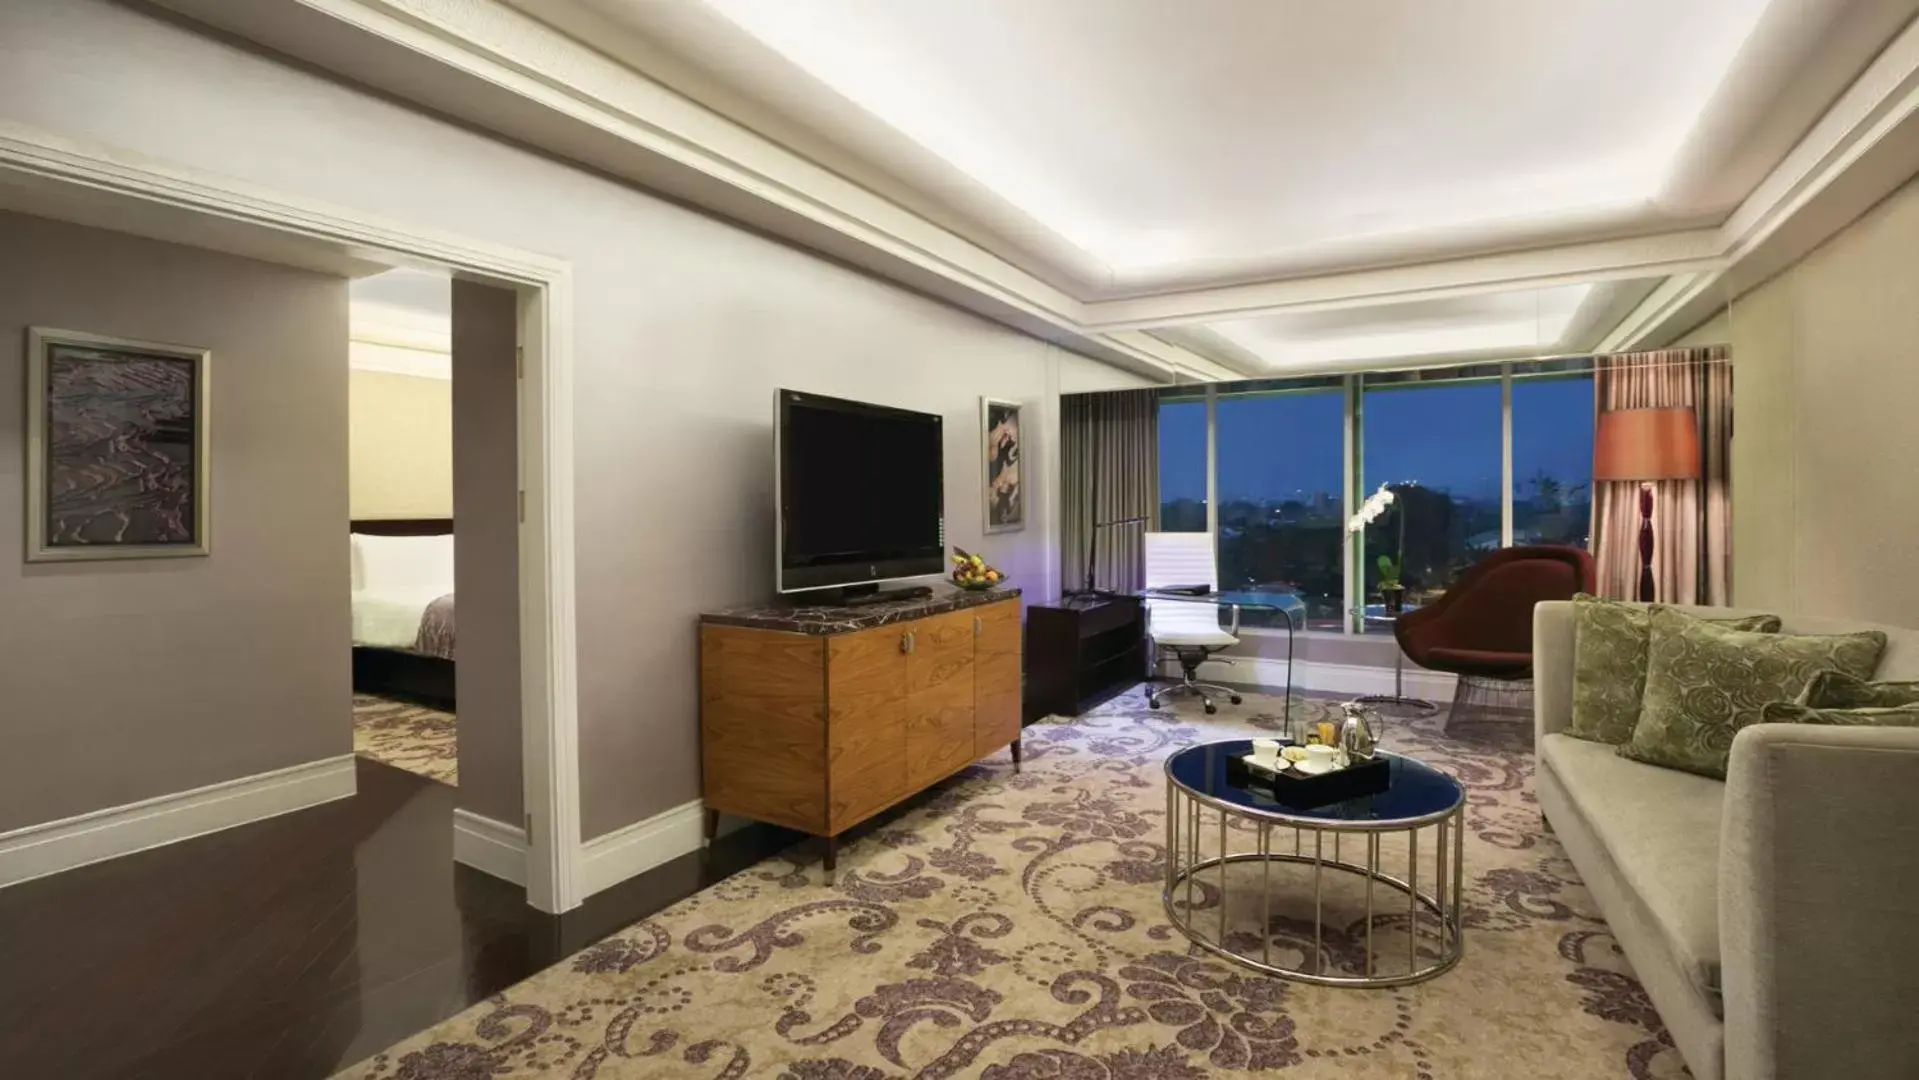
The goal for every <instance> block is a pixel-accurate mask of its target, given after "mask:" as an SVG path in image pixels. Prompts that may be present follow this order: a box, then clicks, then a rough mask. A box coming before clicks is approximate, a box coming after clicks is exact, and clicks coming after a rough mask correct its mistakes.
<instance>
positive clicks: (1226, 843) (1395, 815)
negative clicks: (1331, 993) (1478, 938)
mask: <svg viewBox="0 0 1919 1080" xmlns="http://www.w3.org/2000/svg"><path fill="white" fill-rule="evenodd" d="M1250 753H1252V742H1251V741H1250V740H1247V739H1233V740H1229V741H1225V742H1213V743H1204V744H1201V745H1199V746H1191V747H1188V748H1186V749H1184V750H1181V751H1179V752H1178V753H1176V754H1174V755H1173V756H1172V757H1170V758H1168V759H1166V781H1167V783H1166V853H1167V854H1166V891H1165V892H1164V894H1163V895H1162V899H1163V901H1164V903H1165V906H1166V916H1167V918H1169V919H1171V920H1172V923H1173V926H1174V927H1175V928H1177V929H1178V930H1179V931H1180V933H1182V934H1185V935H1186V937H1187V938H1189V939H1190V940H1191V941H1192V942H1193V943H1194V944H1196V945H1198V946H1199V947H1200V948H1203V949H1205V950H1207V951H1208V952H1211V953H1214V954H1216V955H1218V956H1221V957H1224V958H1226V959H1227V960H1231V961H1233V962H1234V963H1237V964H1241V965H1244V966H1245V967H1249V968H1252V969H1253V970H1255V971H1259V972H1263V973H1265V974H1268V975H1278V976H1282V977H1284V978H1288V979H1297V980H1300V981H1302V982H1309V983H1319V984H1322V985H1327V986H1366V987H1372V986H1403V985H1405V984H1408V983H1416V982H1423V981H1425V980H1427V979H1430V978H1432V977H1434V976H1436V975H1439V974H1440V973H1442V972H1444V971H1446V970H1447V969H1449V968H1451V967H1452V966H1453V965H1454V964H1457V963H1458V962H1459V958H1460V955H1461V954H1462V953H1463V952H1464V950H1465V939H1464V936H1463V934H1462V929H1463V927H1462V924H1461V921H1460V919H1461V911H1462V905H1461V903H1460V896H1461V887H1462V882H1463V880H1464V871H1463V862H1464V855H1465V846H1464V845H1465V829H1464V827H1463V826H1464V813H1465V806H1466V791H1465V789H1464V788H1463V787H1461V786H1460V783H1459V781H1458V780H1455V779H1454V778H1453V777H1451V776H1449V775H1447V774H1446V773H1443V772H1440V771H1439V770H1438V769H1435V768H1433V767H1432V766H1430V765H1427V764H1425V763H1424V762H1422V761H1418V760H1416V759H1414V758H1409V757H1405V756H1403V755H1399V754H1385V753H1382V754H1381V755H1380V757H1382V758H1384V759H1385V761H1386V769H1385V771H1384V773H1383V775H1380V774H1375V783H1373V784H1372V785H1370V789H1371V793H1369V794H1358V795H1354V796H1352V797H1349V798H1345V799H1343V800H1342V801H1339V802H1332V803H1323V804H1317V805H1316V804H1315V802H1316V800H1315V799H1314V798H1313V797H1312V795H1311V792H1312V791H1313V789H1312V787H1310V786H1305V787H1289V786H1288V785H1297V784H1302V783H1309V782H1303V781H1300V780H1294V779H1289V778H1285V777H1279V778H1272V779H1266V778H1262V777H1261V776H1260V775H1259V774H1257V773H1254V772H1252V771H1250V770H1249V769H1248V767H1247V766H1246V765H1245V764H1243V763H1242V762H1241V760H1240V759H1241V758H1243V757H1245V755H1247V754H1250ZM1321 790H1323V788H1322V789H1321ZM1215 815H1216V816H1217V817H1218V819H1219V820H1218V825H1217V827H1215V826H1214V825H1213V824H1212V823H1211V822H1210V820H1208V819H1209V818H1210V817H1211V816H1215ZM1284 830H1291V831H1292V834H1293V836H1292V841H1293V842H1292V850H1291V851H1290V852H1287V851H1282V850H1279V848H1281V847H1282V846H1284V845H1283V843H1281V842H1280V841H1281V840H1282V837H1281V836H1280V835H1279V834H1281V833H1282V831H1284ZM1422 833H1437V836H1436V837H1433V838H1431V841H1432V842H1431V843H1430V844H1422V843H1421V840H1422V836H1421V834H1422ZM1233 834H1239V835H1238V836H1237V837H1235V836H1234V835H1233ZM1214 840H1216V841H1217V843H1216V844H1215V843H1213V841H1214ZM1342 840H1343V841H1345V844H1344V846H1350V847H1353V848H1355V849H1356V851H1355V857H1357V856H1358V855H1359V854H1360V853H1361V852H1363V854H1364V858H1365V861H1364V862H1363V863H1362V862H1356V861H1349V860H1347V859H1345V858H1343V857H1342V851H1341V848H1342ZM1235 841H1237V843H1236V842H1235ZM1236 847H1237V848H1242V849H1243V850H1235V848H1236ZM1209 849H1210V850H1209ZM1422 852H1425V853H1429V857H1428V858H1426V859H1422V858H1421V855H1422ZM1402 860H1403V861H1402ZM1385 861H1390V862H1392V863H1394V864H1395V865H1396V866H1398V865H1403V866H1404V867H1405V868H1406V870H1405V876H1404V877H1399V876H1396V875H1393V874H1388V873H1386V872H1385V871H1384V870H1383V869H1382V865H1381V864H1382V862H1385ZM1422 863H1424V864H1426V865H1428V866H1430V867H1431V868H1432V876H1431V877H1430V878H1425V879H1424V880H1426V881H1429V882H1431V891H1430V892H1427V891H1422V890H1421V887H1420V886H1421V881H1422V869H1423V867H1422ZM1245 864H1254V867H1253V868H1250V869H1248V870H1245V871H1243V872H1239V873H1234V874H1232V875H1231V876H1232V877H1233V878H1235V880H1236V882H1237V884H1235V885H1234V886H1233V887H1232V888H1230V889H1229V887H1228V881H1227V879H1228V876H1229V874H1228V871H1229V869H1231V868H1234V867H1244V866H1245ZM1275 867H1279V868H1281V872H1280V874H1279V875H1278V876H1279V877H1280V878H1281V879H1282V880H1280V881H1278V882H1275V881H1274V878H1275V876H1276V875H1275V874H1274V869H1275ZM1301 867H1310V868H1311V873H1310V875H1304V880H1299V879H1300V878H1301V877H1302V875H1301V874H1299V873H1297V872H1296V871H1297V870H1298V868H1301ZM1208 871H1211V873H1208ZM1338 876H1343V879H1344V880H1343V882H1339V883H1337V884H1347V883H1350V884H1352V885H1363V892H1364V897H1365V899H1364V904H1363V907H1364V917H1363V919H1361V920H1360V921H1359V922H1357V923H1352V922H1348V923H1346V924H1344V925H1339V924H1334V925H1332V926H1331V927H1330V929H1331V931H1332V933H1333V935H1334V937H1335V939H1336V940H1335V943H1334V946H1332V947H1329V946H1328V944H1327V942H1326V936H1327V933H1328V929H1329V924H1328V923H1327V921H1326V910H1325V906H1324V900H1325V893H1326V890H1327V887H1328V881H1329V879H1332V878H1334V877H1338ZM1306 890H1310V893H1311V896H1312V914H1311V918H1310V920H1308V919H1307V918H1305V916H1304V914H1303V913H1302V914H1300V915H1298V916H1282V917H1281V918H1280V919H1279V921H1278V922H1275V918H1274V916H1273V913H1272V908H1273V902H1274V899H1275V897H1278V898H1279V899H1280V900H1281V901H1282V902H1283V903H1285V904H1287V905H1288V906H1294V907H1298V908H1301V909H1303V907H1304V893H1305V891H1306ZM1344 891H1350V892H1352V893H1357V892H1359V891H1361V889H1360V888H1352V889H1350V890H1344ZM1378 892H1385V893H1386V894H1387V895H1386V896H1385V897H1381V898H1379V899H1380V900H1381V904H1380V905H1379V906H1378V907H1377V909H1376V907H1375V904H1374V900H1375V894H1376V893H1378ZM1255 904H1256V905H1257V907H1258V912H1259V914H1258V920H1259V921H1258V922H1252V918H1251V916H1252V909H1253V907H1254V906H1255ZM1353 906H1354V907H1358V906H1359V905H1357V904H1355V905H1353ZM1229 907H1232V908H1234V909H1235V910H1236V911H1237V913H1238V916H1239V917H1238V920H1237V922H1234V921H1232V920H1229V915H1228V909H1229ZM1215 908H1216V909H1217V910H1214V909H1215ZM1248 926H1250V927H1251V928H1252V932H1250V933H1249V932H1247V927H1248ZM1307 926H1310V927H1311V931H1312V938H1311V948H1310V949H1307V948H1306V946H1305V940H1304V931H1305V928H1306V927H1307ZM1376 927H1377V928H1378V929H1379V932H1380V934H1381V935H1384V936H1388V937H1390V938H1392V939H1394V940H1397V939H1398V938H1399V937H1400V936H1401V935H1402V934H1403V937H1404V942H1405V946H1404V948H1405V951H1404V956H1405V962H1404V966H1403V968H1402V967H1401V966H1400V965H1399V964H1398V962H1397V957H1398V955H1399V954H1398V952H1397V951H1395V952H1394V954H1393V960H1394V963H1393V964H1392V965H1391V966H1390V970H1382V968H1386V967H1387V966H1388V965H1385V964H1383V963H1382V962H1381V961H1382V960H1384V959H1385V958H1386V950H1387V949H1395V950H1396V947H1395V946H1393V945H1390V944H1383V945H1382V946H1381V947H1380V948H1377V949H1376V948H1375V947H1374V936H1375V933H1374V931H1375V928H1376ZM1276 928H1278V930H1279V931H1280V932H1281V933H1290V934H1292V935H1293V937H1291V938H1289V939H1287V940H1285V941H1282V948H1284V947H1286V946H1287V945H1293V946H1295V947H1297V948H1298V949H1299V950H1300V952H1301V959H1300V962H1299V963H1298V964H1297V965H1296V966H1288V965H1286V964H1283V963H1275V962H1274V959H1273V946H1274V941H1275V938H1276Z"/></svg>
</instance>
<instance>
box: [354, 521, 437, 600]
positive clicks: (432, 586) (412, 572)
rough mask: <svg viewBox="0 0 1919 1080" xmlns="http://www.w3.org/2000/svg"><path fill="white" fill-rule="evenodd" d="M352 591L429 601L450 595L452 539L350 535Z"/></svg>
mask: <svg viewBox="0 0 1919 1080" xmlns="http://www.w3.org/2000/svg"><path fill="white" fill-rule="evenodd" d="M353 589H354V591H355V592H369V593H375V594H377V595H380V596H392V597H406V598H418V599H426V600H432V599H435V598H437V597H441V596H445V595H446V594H447V593H450V592H452V591H453V537H452V536H450V535H448V536H368V535H365V534H363V533H354V534H353Z"/></svg>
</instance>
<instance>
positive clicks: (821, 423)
mask: <svg viewBox="0 0 1919 1080" xmlns="http://www.w3.org/2000/svg"><path fill="white" fill-rule="evenodd" d="M773 444H774V447H775V453H776V454H777V460H776V462H775V465H774V470H775V471H774V475H775V477H776V480H775V487H774V500H775V507H774V510H775V515H776V516H775V520H776V523H777V524H776V528H777V531H778V535H777V537H776V541H775V543H776V549H777V552H778V554H777V556H776V558H777V564H778V565H777V580H778V587H779V591H780V592H782V593H795V592H803V591H806V590H809V589H827V588H840V589H844V590H846V591H847V592H848V593H857V592H861V591H869V592H870V591H873V589H874V588H876V587H877V585H878V583H879V582H882V581H893V580H897V579H899V578H909V577H920V576H924V575H927V574H938V573H941V572H943V571H944V570H945V569H946V483H945V477H944V475H943V467H944V461H943V446H944V443H943V438H942V432H941V422H940V417H938V416H936V415H934V414H932V413H922V412H911V411H908V410H906V409H893V408H888V407H887V406H884V405H869V404H866V403H864V402H858V401H846V400H843V399H841V398H831V397H825V396H822V395H819V394H803V393H799V392H797V391H794V390H781V391H780V392H779V403H778V405H777V407H776V408H775V410H774V434H773ZM849 586H852V587H853V588H851V589H848V588H847V587H849Z"/></svg>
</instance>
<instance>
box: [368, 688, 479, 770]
mask: <svg viewBox="0 0 1919 1080" xmlns="http://www.w3.org/2000/svg"><path fill="white" fill-rule="evenodd" d="M458 730H459V729H458V727H457V726H456V725H455V723H454V719H453V714H452V713H450V712H441V711H440V710H438V709H430V708H428V707H426V706H425V705H417V704H414V703H413V702H411V701H396V700H393V699H391V698H382V697H374V696H373V695H372V694H355V695H353V752H354V753H356V754H358V755H360V756H361V757H366V758H372V759H373V760H375V761H379V762H383V763H385V764H388V765H391V766H393V767H394V768H396V769H405V770H406V771H407V772H410V773H417V774H419V775H421V776H424V777H426V778H427V779H428V780H438V781H439V782H440V783H442V784H447V785H450V786H452V787H459V786H460V752H459V743H458V741H457V740H456V738H455V735H456V733H457V732H458Z"/></svg>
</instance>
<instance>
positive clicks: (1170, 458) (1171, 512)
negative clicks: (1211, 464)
mask: <svg viewBox="0 0 1919 1080" xmlns="http://www.w3.org/2000/svg"><path fill="white" fill-rule="evenodd" d="M1159 527H1160V529H1161V530H1162V531H1165V532H1205V531H1206V402H1205V400H1204V399H1202V398H1190V399H1175V400H1162V401H1161V402H1160V403H1159Z"/></svg>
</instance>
